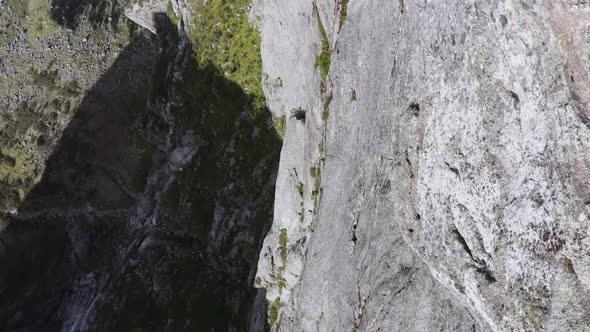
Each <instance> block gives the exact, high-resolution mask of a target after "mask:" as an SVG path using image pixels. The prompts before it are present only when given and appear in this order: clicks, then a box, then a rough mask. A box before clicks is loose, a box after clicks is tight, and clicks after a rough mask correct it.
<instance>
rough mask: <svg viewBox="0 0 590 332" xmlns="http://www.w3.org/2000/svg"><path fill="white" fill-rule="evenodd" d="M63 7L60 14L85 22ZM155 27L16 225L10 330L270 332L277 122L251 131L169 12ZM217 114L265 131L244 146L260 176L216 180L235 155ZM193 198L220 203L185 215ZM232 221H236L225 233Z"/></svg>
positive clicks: (129, 49)
mask: <svg viewBox="0 0 590 332" xmlns="http://www.w3.org/2000/svg"><path fill="white" fill-rule="evenodd" d="M65 5H68V6H70V7H67V8H69V9H68V10H69V11H68V10H66V11H63V12H62V13H61V14H60V15H62V16H63V15H66V14H68V13H70V11H71V13H79V11H77V10H74V8H75V4H73V3H65ZM101 6H102V5H101ZM56 8H57V7H56ZM61 8H65V7H61ZM84 8H92V10H95V8H99V9H100V8H103V7H96V6H94V4H91V5H90V7H84ZM100 10H102V9H100ZM64 13H65V14H64ZM68 15H69V14H68ZM66 16H67V15H66ZM74 16H75V15H74ZM64 17H65V16H64ZM67 17H69V16H67ZM154 21H155V22H159V24H160V26H159V27H158V36H154V35H152V34H150V33H147V32H145V31H144V32H139V33H137V34H136V35H135V36H134V38H133V40H132V41H131V43H130V44H129V45H127V46H126V47H125V48H124V49H123V50H122V51H121V52H120V53H119V54H118V57H117V59H116V61H115V62H114V63H113V64H112V66H111V67H110V68H109V69H108V70H107V71H106V72H104V73H103V74H102V76H101V77H100V79H98V81H97V82H96V83H95V84H94V85H93V87H92V88H91V89H90V90H89V91H88V92H87V93H86V94H85V96H84V97H83V99H82V101H81V103H80V105H79V107H78V108H77V109H76V110H75V115H74V117H73V118H72V119H71V120H70V122H69V123H68V126H67V128H66V129H65V131H64V132H63V134H62V135H61V138H60V139H59V141H58V143H57V144H56V146H55V148H54V149H53V152H52V153H51V155H50V156H49V158H48V159H47V161H46V165H45V166H46V167H45V169H44V172H43V175H42V177H41V180H40V182H39V183H38V184H37V185H36V186H35V187H34V188H33V189H32V190H31V191H30V192H29V193H28V195H27V196H26V198H25V199H24V201H23V202H22V204H21V205H20V207H19V209H18V212H17V213H15V214H13V215H6V217H7V218H8V219H10V220H11V223H10V225H9V226H8V228H7V229H6V230H5V231H4V232H2V233H0V265H1V266H2V267H3V268H2V270H1V271H0V330H2V331H14V330H19V331H39V330H44V331H62V330H64V331H65V330H68V331H80V330H82V331H86V330H89V331H97V330H100V331H113V330H116V331H127V330H134V329H141V330H146V331H162V330H166V331H183V330H184V331H195V330H215V331H226V330H229V329H234V330H248V329H249V328H252V329H260V328H263V327H264V312H265V302H264V301H260V299H258V300H256V296H257V294H262V296H264V295H263V292H260V291H256V290H255V289H254V288H253V287H252V284H253V280H252V279H253V269H254V268H255V262H256V259H257V253H258V251H259V248H260V244H261V241H262V239H263V237H264V235H265V232H266V229H267V228H268V225H269V223H270V221H271V217H270V216H271V210H270V208H271V205H270V204H268V202H269V197H267V196H269V195H270V198H272V193H273V189H274V173H275V171H276V161H277V158H276V156H277V152H278V151H277V150H278V148H279V146H280V145H279V144H280V140H279V138H278V137H277V136H276V134H275V133H274V129H272V123H271V121H270V120H269V117H270V113H267V114H266V116H265V117H264V118H260V119H259V118H257V119H256V121H258V122H256V123H255V124H251V123H250V122H249V121H251V120H250V118H248V116H247V115H248V111H249V110H250V109H252V106H251V105H249V102H250V100H249V97H248V96H246V94H245V93H244V91H243V90H242V89H241V87H240V86H239V85H237V84H235V83H233V82H230V81H227V80H226V79H225V78H224V77H223V75H222V74H221V73H220V72H219V70H218V69H216V68H215V67H213V66H206V67H199V66H198V65H197V64H196V62H195V60H194V58H193V54H192V53H191V52H192V49H191V45H190V43H188V42H187V41H186V40H185V39H182V38H183V37H182V36H180V37H179V36H178V33H177V27H175V26H173V25H172V24H171V23H170V21H169V19H168V18H167V16H166V15H165V14H158V17H157V18H155V19H154ZM72 22H73V21H72ZM181 32H182V31H181ZM203 82H205V83H203ZM193 84H194V85H193ZM193 89H196V90H197V91H195V93H194V95H193V94H181V93H178V91H192V90H193ZM207 89H211V90H207ZM213 89H214V90H213ZM197 99H198V101H199V102H200V104H199V103H196V102H195V100H197ZM203 100H206V101H208V102H210V104H206V103H204V102H203ZM211 105H217V107H213V106H211ZM189 106H190V107H189ZM221 106H223V107H221ZM210 111H214V112H216V113H214V114H215V116H217V117H219V116H220V115H222V116H224V117H225V119H227V121H229V122H230V123H232V124H234V126H235V125H236V124H237V125H239V126H238V128H250V127H249V126H256V125H257V126H264V125H267V127H260V128H259V129H258V131H257V132H258V133H259V135H257V136H248V137H245V138H242V136H239V137H240V138H242V139H245V141H244V142H240V144H246V145H250V146H258V147H260V148H259V151H257V153H259V154H256V155H254V156H252V158H253V160H251V161H250V162H249V164H248V165H250V164H252V165H253V166H248V167H252V168H247V167H245V168H241V167H242V166H241V165H239V164H238V165H236V166H234V167H228V168H226V169H225V171H226V172H232V173H231V174H225V175H224V177H221V178H212V177H211V176H210V175H211V174H218V173H219V172H218V171H215V169H216V168H217V167H218V165H219V164H225V163H228V161H227V158H229V157H228V156H232V154H230V153H228V152H227V150H228V149H230V146H229V144H230V141H226V140H221V139H219V140H217V139H216V137H214V136H211V135H212V134H211V133H212V132H211V131H207V130H206V129H203V128H206V126H207V124H208V121H207V120H208V119H209V117H210V116H211V115H210V114H209V113H207V112H210ZM212 114H213V113H212ZM190 119H199V120H204V121H203V122H200V121H199V122H198V123H199V124H200V126H199V125H196V124H194V125H191V123H190V121H191V120H190ZM201 126H202V127H201ZM234 128H235V127H234ZM215 132H216V133H217V132H219V130H215ZM238 133H239V132H236V134H238ZM260 142H263V144H261V143H260ZM234 146H235V144H234ZM238 152H239V151H238ZM258 156H262V157H258ZM256 158H260V159H256ZM199 173H202V174H206V175H209V177H210V178H208V179H207V180H208V181H215V184H216V186H215V187H212V186H211V185H209V187H206V189H201V187H202V186H204V185H207V184H208V183H207V182H204V181H203V180H201V178H200V177H199V176H197V175H195V174H199ZM242 182H246V183H245V184H244V183H242ZM228 187H229V188H228ZM192 195H203V196H204V195H210V196H212V197H207V200H206V201H205V200H203V201H202V203H201V204H200V205H197V206H190V205H188V206H187V204H186V202H185V201H183V199H185V197H189V196H192ZM183 204H184V205H183ZM218 210H223V211H224V213H222V212H219V211H218ZM244 210H246V211H244ZM224 214H226V215H229V216H230V217H232V218H233V219H232V220H234V221H233V223H230V224H220V223H221V221H223V220H225V219H224V217H223V215H224ZM228 218H229V217H228ZM216 221H217V223H218V225H217V226H216V228H215V237H214V236H213V235H210V232H209V231H210V230H211V229H212V225H213V224H214V223H215V222H216ZM217 239H224V243H219V242H217ZM234 242H235V244H234ZM228 247H229V248H232V247H233V248H235V250H233V251H231V250H227V248H228ZM258 297H260V296H258ZM260 315H262V316H261V317H262V318H260V317H258V318H256V316H260ZM252 317H254V318H256V319H257V320H256V319H255V321H252V320H251V318H252ZM261 323H262V325H260V324H261ZM254 326H258V327H257V328H255V327H254Z"/></svg>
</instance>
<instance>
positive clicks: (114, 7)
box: [51, 0, 127, 29]
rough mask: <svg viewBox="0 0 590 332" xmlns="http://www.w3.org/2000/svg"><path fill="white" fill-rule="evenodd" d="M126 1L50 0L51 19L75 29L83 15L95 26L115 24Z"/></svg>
mask: <svg viewBox="0 0 590 332" xmlns="http://www.w3.org/2000/svg"><path fill="white" fill-rule="evenodd" d="M126 2H127V1H126V0H51V17H52V18H53V20H55V21H56V22H58V23H59V24H61V25H63V26H65V27H68V28H70V29H75V28H76V27H77V26H78V23H79V21H80V19H81V16H82V15H84V13H86V14H88V15H89V18H90V20H91V21H92V22H93V23H95V24H101V23H107V22H108V23H110V22H113V21H114V22H116V21H117V20H118V19H119V18H120V17H121V16H122V15H123V8H124V6H125V4H126Z"/></svg>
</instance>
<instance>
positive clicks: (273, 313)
mask: <svg viewBox="0 0 590 332" xmlns="http://www.w3.org/2000/svg"><path fill="white" fill-rule="evenodd" d="M282 306H283V303H281V299H280V298H278V297H277V298H276V299H275V300H274V302H273V303H272V305H271V306H270V310H269V322H270V326H273V325H275V323H276V322H277V319H278V318H279V310H280V309H281V307H282ZM277 328H278V326H277Z"/></svg>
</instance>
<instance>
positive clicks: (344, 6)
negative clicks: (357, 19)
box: [338, 0, 349, 32]
mask: <svg viewBox="0 0 590 332" xmlns="http://www.w3.org/2000/svg"><path fill="white" fill-rule="evenodd" d="M348 1H349V0H342V4H341V5H342V7H340V22H339V24H338V32H340V30H342V26H343V25H344V22H345V21H346V16H347V15H348Z"/></svg>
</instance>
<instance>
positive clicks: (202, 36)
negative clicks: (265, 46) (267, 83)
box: [189, 0, 266, 111]
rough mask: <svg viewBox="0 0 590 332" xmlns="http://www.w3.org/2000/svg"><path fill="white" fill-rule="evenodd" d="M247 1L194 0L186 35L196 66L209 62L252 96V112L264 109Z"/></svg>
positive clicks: (257, 50)
mask: <svg viewBox="0 0 590 332" xmlns="http://www.w3.org/2000/svg"><path fill="white" fill-rule="evenodd" d="M250 6H251V0H233V1H229V0H210V1H206V2H204V1H195V4H194V5H193V17H195V18H196V19H195V21H196V22H194V27H195V28H194V29H193V30H192V31H190V33H189V38H190V39H191V41H192V42H193V48H194V51H195V54H196V55H197V60H198V64H199V66H201V67H203V66H207V65H213V66H215V67H216V68H218V69H219V70H220V71H221V73H222V74H223V76H224V77H225V78H227V79H228V80H230V81H233V82H236V83H237V84H238V85H239V86H240V87H242V88H243V89H244V91H245V92H246V93H247V94H248V95H249V96H250V97H251V98H252V102H253V104H254V109H255V111H265V107H266V102H265V98H264V92H263V91H262V58H261V56H260V43H261V37H260V32H259V31H258V30H256V28H254V27H253V26H252V25H250V22H249V9H250Z"/></svg>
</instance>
